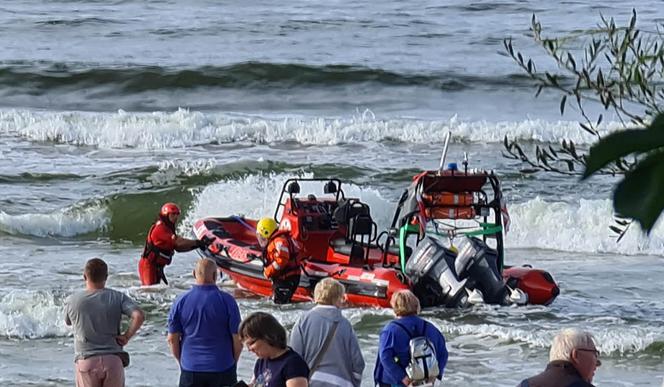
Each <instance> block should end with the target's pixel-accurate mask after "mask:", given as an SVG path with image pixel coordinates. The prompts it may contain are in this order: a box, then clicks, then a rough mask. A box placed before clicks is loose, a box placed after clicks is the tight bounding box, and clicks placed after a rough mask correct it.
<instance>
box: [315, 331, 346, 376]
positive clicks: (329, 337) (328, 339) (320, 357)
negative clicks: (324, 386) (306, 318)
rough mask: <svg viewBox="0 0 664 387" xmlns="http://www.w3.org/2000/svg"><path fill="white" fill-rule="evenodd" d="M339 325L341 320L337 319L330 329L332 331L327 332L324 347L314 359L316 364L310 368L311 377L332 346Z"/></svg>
mask: <svg viewBox="0 0 664 387" xmlns="http://www.w3.org/2000/svg"><path fill="white" fill-rule="evenodd" d="M338 325H339V320H337V321H335V322H334V323H333V324H332V329H330V332H329V333H328V334H327V337H326V338H325V342H324V343H323V347H322V348H321V349H320V352H318V355H316V358H315V359H314V364H313V365H312V366H311V368H310V369H309V378H311V376H312V375H313V374H314V372H316V369H317V368H318V366H319V365H320V362H321V361H322V360H323V356H325V352H327V349H328V348H329V347H330V343H332V339H333V338H334V334H335V333H336V332H337V326H338Z"/></svg>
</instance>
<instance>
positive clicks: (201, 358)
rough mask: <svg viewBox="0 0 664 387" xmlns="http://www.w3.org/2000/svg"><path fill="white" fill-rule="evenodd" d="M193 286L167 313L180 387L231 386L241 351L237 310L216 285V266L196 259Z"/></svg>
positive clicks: (170, 343) (234, 379)
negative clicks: (177, 365) (178, 369)
mask: <svg viewBox="0 0 664 387" xmlns="http://www.w3.org/2000/svg"><path fill="white" fill-rule="evenodd" d="M194 277H195V278H196V284H195V285H194V286H193V287H192V288H191V290H189V291H188V292H186V293H184V294H182V295H181V296H179V297H178V298H177V299H176V300H175V302H174V303H173V306H172V307H171V311H170V313H169V314H168V344H169V346H170V348H171V352H172V353H173V357H175V359H176V360H177V361H178V363H179V365H180V384H179V386H180V387H190V386H199V387H206V386H210V387H213V386H214V387H218V386H232V385H234V384H235V383H236V382H237V373H236V365H237V361H238V359H239V358H240V352H242V341H241V340H240V336H239V334H238V327H239V324H240V319H241V318H240V309H239V308H238V305H237V302H235V299H233V297H232V296H231V295H230V294H228V293H225V292H222V291H221V290H219V288H218V287H217V285H216V281H217V265H216V264H215V263H214V262H213V261H211V260H209V259H199V260H198V262H197V263H196V268H195V269H194Z"/></svg>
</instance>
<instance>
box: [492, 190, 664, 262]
mask: <svg viewBox="0 0 664 387" xmlns="http://www.w3.org/2000/svg"><path fill="white" fill-rule="evenodd" d="M508 209H509V212H510V215H511V218H512V226H511V229H510V232H508V233H507V236H506V242H505V245H506V246H507V247H535V248H548V249H554V250H562V251H574V252H590V253H619V254H625V255H635V254H652V255H664V222H659V223H658V225H656V226H655V229H654V230H653V231H652V232H651V234H650V237H649V238H646V237H645V236H644V235H643V233H642V232H641V231H640V230H639V228H638V226H636V225H634V226H632V227H631V228H630V229H629V230H628V232H627V234H626V235H625V236H624V237H623V239H622V240H621V241H620V243H616V238H615V234H613V233H612V232H611V231H610V230H609V226H610V225H611V224H612V219H613V218H612V217H613V207H612V204H611V200H609V199H605V200H585V199H581V200H580V201H579V202H578V203H573V204H569V203H564V202H546V201H544V200H542V199H541V198H539V197H537V198H535V199H533V200H529V201H527V202H525V203H520V204H513V205H511V206H508Z"/></svg>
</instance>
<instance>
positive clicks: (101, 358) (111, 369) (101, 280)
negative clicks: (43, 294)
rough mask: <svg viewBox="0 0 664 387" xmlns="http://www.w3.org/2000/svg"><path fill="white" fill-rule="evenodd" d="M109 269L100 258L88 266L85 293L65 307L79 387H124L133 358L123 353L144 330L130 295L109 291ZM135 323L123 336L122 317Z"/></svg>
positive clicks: (90, 262)
mask: <svg viewBox="0 0 664 387" xmlns="http://www.w3.org/2000/svg"><path fill="white" fill-rule="evenodd" d="M107 278H108V266H107V265H106V262H104V261H103V260H101V259H99V258H92V259H90V260H88V261H87V262H86V264H85V269H84V270H83V279H84V280H85V290H83V291H80V292H78V293H75V294H73V295H72V296H71V297H70V298H69V299H68V300H67V302H66V304H65V323H66V324H67V325H70V326H72V327H73V329H74V351H75V352H76V360H75V364H76V386H77V387H89V386H105V387H124V384H125V375H124V367H126V366H128V365H129V354H128V353H127V352H125V351H124V350H123V347H124V346H125V345H127V343H128V342H129V340H130V339H131V338H132V337H133V336H134V335H135V334H136V332H137V331H138V330H139V329H140V327H141V325H142V324H143V321H144V319H145V316H144V314H143V311H142V310H141V309H140V308H139V307H138V306H137V305H136V303H134V301H132V299H131V298H129V297H128V296H127V295H126V294H124V293H121V292H118V291H116V290H113V289H108V288H106V279H107ZM123 314H124V315H126V316H129V317H130V318H131V322H130V323H129V326H128V328H127V330H126V331H125V332H124V333H120V332H121V330H120V322H121V320H122V315H123Z"/></svg>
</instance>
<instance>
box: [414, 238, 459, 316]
mask: <svg viewBox="0 0 664 387" xmlns="http://www.w3.org/2000/svg"><path fill="white" fill-rule="evenodd" d="M455 257H456V255H455V254H454V252H452V251H450V250H448V249H447V248H445V246H443V244H442V243H441V242H440V241H439V240H437V239H435V238H433V237H430V236H427V237H425V238H424V239H423V240H422V241H421V242H420V244H419V245H417V248H416V249H415V251H413V253H412V255H411V256H410V259H409V260H408V262H407V263H406V275H408V277H409V278H410V279H411V281H412V282H413V293H415V295H416V296H417V298H419V299H420V304H421V305H422V307H428V306H447V307H459V306H464V305H466V301H467V299H468V293H467V292H466V288H465V285H466V280H465V279H464V280H459V279H458V277H457V275H456V273H455V272H454V260H455Z"/></svg>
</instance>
